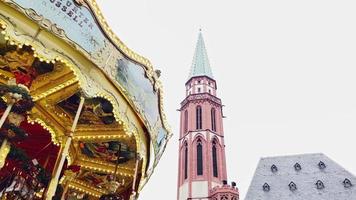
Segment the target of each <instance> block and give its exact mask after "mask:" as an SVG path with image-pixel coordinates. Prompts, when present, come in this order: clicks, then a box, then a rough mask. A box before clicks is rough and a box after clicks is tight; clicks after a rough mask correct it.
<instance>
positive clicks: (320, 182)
mask: <svg viewBox="0 0 356 200" xmlns="http://www.w3.org/2000/svg"><path fill="white" fill-rule="evenodd" d="M315 185H316V189H318V190H322V189H324V188H325V186H324V183H323V182H322V181H321V180H318V181H317V182H316V183H315Z"/></svg>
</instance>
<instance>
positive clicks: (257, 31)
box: [98, 0, 356, 200]
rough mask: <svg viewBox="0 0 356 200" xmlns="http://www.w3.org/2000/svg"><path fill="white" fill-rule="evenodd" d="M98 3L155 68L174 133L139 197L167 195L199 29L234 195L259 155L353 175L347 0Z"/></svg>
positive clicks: (168, 198)
mask: <svg viewBox="0 0 356 200" xmlns="http://www.w3.org/2000/svg"><path fill="white" fill-rule="evenodd" d="M98 2H99V4H100V5H101V6H102V10H103V12H104V15H105V16H106V18H107V20H108V22H109V24H110V25H111V26H112V29H113V30H114V31H115V32H116V33H117V35H118V36H119V37H120V38H121V39H122V40H123V41H124V42H125V43H126V45H128V46H129V47H130V48H131V49H133V50H134V51H136V52H138V53H140V54H141V55H144V56H145V57H147V58H149V59H150V60H151V61H152V63H153V64H154V66H155V68H157V69H161V70H162V77H161V79H162V82H163V85H164V89H165V110H166V113H167V115H168V120H169V123H170V125H171V126H172V129H173V131H174V137H173V138H172V140H171V141H170V143H169V145H168V148H167V150H166V152H165V155H164V156H163V157H162V160H161V162H160V163H159V165H158V167H157V169H156V172H155V174H154V175H153V176H152V179H151V180H150V181H149V183H148V184H147V185H146V187H145V188H144V189H143V191H142V193H141V198H140V199H143V200H153V199H155V200H156V199H157V200H174V199H176V195H177V194H176V192H177V166H178V165H177V161H178V157H177V156H178V154H177V151H178V146H177V145H178V142H177V141H178V130H179V113H178V112H177V111H176V109H177V108H179V103H180V102H181V101H182V100H183V98H184V92H185V88H184V83H185V81H186V80H187V76H188V74H189V69H190V66H191V61H192V58H193V53H194V48H195V43H196V40H197V35H198V29H199V28H200V27H201V28H202V29H203V35H204V39H205V43H206V47H207V50H208V54H209V58H210V63H211V66H212V69H213V73H214V75H215V78H216V80H217V83H218V94H219V97H221V98H222V101H223V103H224V105H226V106H225V107H224V114H225V115H226V116H227V118H226V119H225V120H224V126H225V136H226V154H227V164H228V176H229V182H230V181H232V180H236V181H237V183H238V186H239V188H240V192H241V197H242V198H241V199H243V198H244V196H245V193H246V190H247V189H248V186H249V183H250V181H251V178H252V175H253V173H254V170H255V168H256V165H257V162H258V160H259V158H260V157H261V156H272V155H285V154H300V153H314V152H323V153H325V154H326V155H327V156H329V157H331V158H332V159H334V160H335V161H336V162H338V163H340V164H341V165H342V166H344V167H345V168H346V169H348V170H350V171H351V172H353V173H354V174H355V173H356V160H355V155H354V154H355V152H356V151H355V141H356V92H355V91H356V90H355V89H356V67H355V66H356V26H355V21H356V12H355V10H356V1H355V0H337V1H336V0H334V1H331V0H298V1H290V0H244V1H242V0H220V1H216V0H177V1H171V0H126V1H124V0H115V1H109V0H98Z"/></svg>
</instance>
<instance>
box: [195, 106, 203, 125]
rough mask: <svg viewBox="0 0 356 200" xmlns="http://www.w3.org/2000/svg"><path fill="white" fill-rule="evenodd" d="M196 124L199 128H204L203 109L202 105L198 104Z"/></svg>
mask: <svg viewBox="0 0 356 200" xmlns="http://www.w3.org/2000/svg"><path fill="white" fill-rule="evenodd" d="M196 126H197V129H202V110H201V106H197V108H196Z"/></svg>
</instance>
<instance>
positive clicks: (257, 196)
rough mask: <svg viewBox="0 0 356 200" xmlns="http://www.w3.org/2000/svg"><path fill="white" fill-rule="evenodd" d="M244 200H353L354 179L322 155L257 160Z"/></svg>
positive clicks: (355, 182)
mask: <svg viewBox="0 0 356 200" xmlns="http://www.w3.org/2000/svg"><path fill="white" fill-rule="evenodd" d="M273 165H274V166H275V167H272V166H273ZM276 169H277V170H276ZM245 200H356V177H355V176H354V175H352V174H351V173H350V172H348V171H346V170H345V169H344V168H343V167H341V166H340V165H338V164H337V163H336V162H334V161H333V160H331V159H330V158H328V157H327V156H325V155H324V154H304V155H293V156H280V157H267V158H261V160H260V162H259V164H258V166H257V169H256V172H255V175H254V177H253V179H252V182H251V185H250V187H249V190H248V192H247V195H246V198H245Z"/></svg>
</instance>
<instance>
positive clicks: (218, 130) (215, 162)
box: [178, 32, 238, 200]
mask: <svg viewBox="0 0 356 200" xmlns="http://www.w3.org/2000/svg"><path fill="white" fill-rule="evenodd" d="M185 86H186V97H185V99H184V100H183V102H182V103H181V108H180V114H181V118H180V121H181V122H180V135H179V172H178V200H187V199H199V200H205V199H219V200H220V199H224V200H225V199H226V200H237V199H238V191H237V188H235V186H236V184H235V183H232V186H229V185H228V184H227V172H226V160H225V144H224V130H223V113H222V104H221V100H220V99H219V98H218V97H217V94H216V90H217V84H216V81H215V79H214V77H213V74H212V70H211V68H210V64H209V59H208V54H207V52H206V49H205V44H204V39H203V35H202V33H201V32H199V36H198V42H197V44H196V48H195V54H194V58H193V63H192V66H191V71H190V75H189V77H188V81H187V82H186V84H185ZM225 197H226V198H225Z"/></svg>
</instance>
